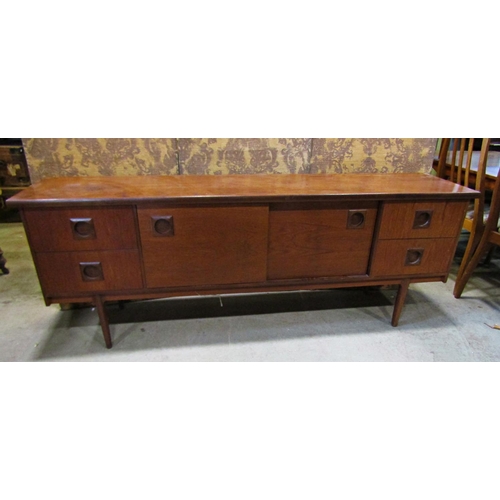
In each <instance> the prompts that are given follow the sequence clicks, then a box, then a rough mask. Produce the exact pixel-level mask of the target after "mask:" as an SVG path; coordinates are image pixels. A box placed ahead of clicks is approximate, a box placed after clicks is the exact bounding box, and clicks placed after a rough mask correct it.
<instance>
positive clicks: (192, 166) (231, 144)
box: [23, 138, 436, 182]
mask: <svg viewBox="0 0 500 500" xmlns="http://www.w3.org/2000/svg"><path fill="white" fill-rule="evenodd" d="M23 143H24V148H25V151H26V158H27V161H28V167H29V170H30V175H31V179H32V181H33V182H36V181H39V180H41V179H43V178H46V177H60V176H99V175H177V174H184V175H186V174H209V175H210V174H212V175H220V174H250V173H266V174H271V173H276V174H280V173H338V174H341V173H350V172H356V173H365V172H373V173H376V172H378V173H403V172H407V173H410V172H422V173H428V172H429V171H430V170H431V168H432V160H433V156H434V151H435V147H436V139H310V138H309V139H308V138H304V139H23Z"/></svg>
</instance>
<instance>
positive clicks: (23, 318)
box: [0, 223, 500, 361]
mask: <svg viewBox="0 0 500 500" xmlns="http://www.w3.org/2000/svg"><path fill="white" fill-rule="evenodd" d="M464 241H466V236H465V235H464V238H462V240H461V242H460V244H459V248H458V250H457V257H456V258H455V262H454V264H453V268H452V272H451V275H450V279H449V280H448V283H446V284H443V283H429V284H415V285H411V287H410V291H409V293H408V297H407V301H406V305H405V308H404V309H403V313H402V316H401V320H400V326H399V327H397V328H393V327H391V326H390V318H391V314H392V303H393V300H394V296H395V291H393V290H384V291H380V290H369V289H346V290H333V291H318V292H316V291H311V292H300V293H273V294H251V295H238V296H222V297H197V298H187V299H185V298H184V299H167V300H161V301H143V302H130V303H127V304H126V306H125V308H124V309H123V310H119V308H118V307H117V306H116V305H110V306H108V312H109V317H110V322H111V331H112V336H113V339H114V347H113V349H111V350H107V349H105V347H104V341H103V338H102V333H101V330H100V327H99V322H98V318H97V313H96V312H95V311H94V310H93V309H91V308H86V309H77V310H70V311H61V309H60V307H59V306H58V305H52V306H50V307H45V305H44V302H43V299H42V296H41V292H40V287H39V284H38V280H37V277H36V273H35V269H34V266H33V262H32V259H31V254H30V251H29V248H28V245H27V241H26V237H25V234H24V230H23V227H22V224H21V223H3V224H0V247H1V248H2V249H3V251H4V254H5V257H6V258H7V260H8V263H7V267H8V268H9V269H10V271H11V273H10V274H8V275H1V274H0V305H1V307H2V316H1V322H0V361H39V360H40V361H499V360H500V330H495V329H492V328H490V327H489V326H487V325H491V326H493V325H495V324H500V304H499V297H500V288H499V286H498V285H499V284H500V259H498V255H497V256H496V258H494V260H493V261H492V264H491V265H490V267H489V268H486V267H483V268H479V269H478V270H477V271H476V273H475V275H474V276H473V278H472V279H471V280H470V282H469V284H468V285H467V287H466V289H465V292H464V294H463V297H462V298H461V299H458V300H457V299H455V298H454V297H453V295H452V289H453V285H454V278H455V276H456V272H457V269H458V263H459V262H460V254H461V253H462V252H463V249H464Z"/></svg>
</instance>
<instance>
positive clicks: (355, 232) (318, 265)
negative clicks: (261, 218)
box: [267, 202, 378, 280]
mask: <svg viewBox="0 0 500 500" xmlns="http://www.w3.org/2000/svg"><path fill="white" fill-rule="evenodd" d="M377 206H378V204H377V203H374V202H346V203H338V202H337V203H309V204H308V203H302V204H298V203H295V204H281V205H280V204H276V205H273V206H272V207H271V210H270V212H269V256H268V274H267V275H268V279H271V280H273V279H293V278H318V277H335V276H353V275H365V274H367V271H368V260H369V258H370V248H371V245H372V238H373V231H374V227H375V220H376V218H377Z"/></svg>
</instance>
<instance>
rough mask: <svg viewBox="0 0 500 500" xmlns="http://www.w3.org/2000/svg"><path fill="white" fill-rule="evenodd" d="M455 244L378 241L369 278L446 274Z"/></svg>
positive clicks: (446, 240) (452, 241)
mask: <svg viewBox="0 0 500 500" xmlns="http://www.w3.org/2000/svg"><path fill="white" fill-rule="evenodd" d="M456 245H457V240H456V238H443V239H434V240H432V239H425V238H422V239H408V240H382V241H379V242H378V243H377V245H376V248H375V252H374V255H373V261H372V264H371V271H370V276H371V277H374V278H375V277H386V276H406V275H423V274H429V275H434V274H437V275H439V274H448V270H449V267H450V263H451V259H452V258H453V255H454V253H455V249H456Z"/></svg>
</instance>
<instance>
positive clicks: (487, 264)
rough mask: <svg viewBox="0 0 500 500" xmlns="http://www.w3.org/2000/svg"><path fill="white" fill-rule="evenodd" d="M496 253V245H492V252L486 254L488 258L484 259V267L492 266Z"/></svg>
mask: <svg viewBox="0 0 500 500" xmlns="http://www.w3.org/2000/svg"><path fill="white" fill-rule="evenodd" d="M494 253H495V245H491V248H490V250H489V251H488V253H487V254H486V258H485V259H484V262H483V265H484V266H489V265H490V264H491V259H492V258H493V254H494Z"/></svg>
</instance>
